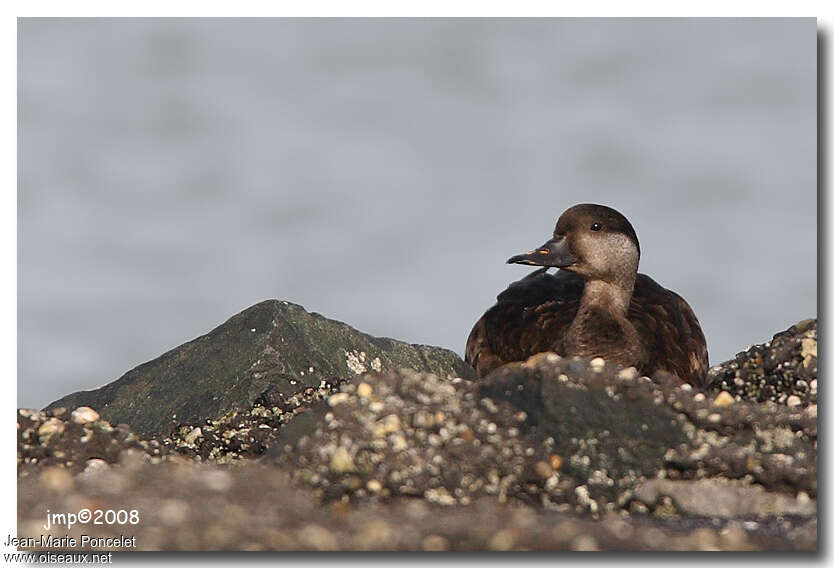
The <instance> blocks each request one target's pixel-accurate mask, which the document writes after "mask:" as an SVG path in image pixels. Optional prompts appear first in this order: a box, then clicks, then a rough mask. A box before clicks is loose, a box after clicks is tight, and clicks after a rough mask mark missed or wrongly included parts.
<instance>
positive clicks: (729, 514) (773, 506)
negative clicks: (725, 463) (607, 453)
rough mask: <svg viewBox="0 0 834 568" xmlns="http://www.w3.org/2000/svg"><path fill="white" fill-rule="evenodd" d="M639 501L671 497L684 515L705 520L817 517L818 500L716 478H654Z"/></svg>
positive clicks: (636, 493)
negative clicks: (674, 479) (757, 517)
mask: <svg viewBox="0 0 834 568" xmlns="http://www.w3.org/2000/svg"><path fill="white" fill-rule="evenodd" d="M634 496H635V498H637V499H639V500H640V501H642V502H643V503H645V504H646V505H649V506H655V505H656V504H657V503H658V502H659V501H660V498H661V497H662V496H668V497H671V499H672V500H673V501H674V504H675V506H676V508H677V510H678V512H680V513H681V514H686V515H692V516H701V517H723V518H734V517H736V518H737V517H745V516H760V517H761V516H778V515H805V516H810V515H816V512H817V504H816V501H813V500H810V499H808V496H807V494H806V495H805V499H800V498H798V497H792V496H789V495H784V494H781V493H773V492H767V491H765V490H764V488H762V487H761V486H755V485H753V486H751V485H743V484H742V483H740V482H737V481H733V482H719V481H716V480H712V479H699V480H695V481H671V480H668V479H652V480H649V481H647V482H645V483H642V484H640V485H639V486H638V487H637V488H636V489H635V490H634Z"/></svg>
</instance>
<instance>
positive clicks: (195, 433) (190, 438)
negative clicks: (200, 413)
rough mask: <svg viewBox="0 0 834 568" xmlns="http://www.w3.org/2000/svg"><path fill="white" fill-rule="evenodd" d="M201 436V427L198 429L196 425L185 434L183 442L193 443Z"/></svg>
mask: <svg viewBox="0 0 834 568" xmlns="http://www.w3.org/2000/svg"><path fill="white" fill-rule="evenodd" d="M202 437H203V431H202V429H200V427H199V426H197V427H196V428H194V429H193V430H192V431H191V432H189V433H188V434H186V435H185V438H184V439H185V442H186V443H187V444H193V443H194V442H196V441H197V439H198V438H202Z"/></svg>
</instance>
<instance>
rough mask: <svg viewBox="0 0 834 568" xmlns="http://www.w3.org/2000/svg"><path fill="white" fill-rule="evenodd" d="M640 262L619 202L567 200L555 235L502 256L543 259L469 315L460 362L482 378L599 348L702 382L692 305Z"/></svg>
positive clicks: (701, 342)
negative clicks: (550, 356) (541, 356)
mask: <svg viewBox="0 0 834 568" xmlns="http://www.w3.org/2000/svg"><path fill="white" fill-rule="evenodd" d="M639 262H640V242H639V240H638V239H637V233H636V232H635V231H634V228H633V227H632V225H631V223H630V222H629V221H628V219H626V218H625V216H623V215H622V214H621V213H620V212H619V211H617V210H615V209H613V208H611V207H608V206H605V205H597V204H593V203H582V204H578V205H574V206H573V207H570V208H569V209H567V210H566V211H565V212H564V213H562V215H561V216H560V217H559V219H558V220H557V222H556V227H555V229H554V231H553V238H551V239H549V240H548V241H547V242H546V243H544V244H543V245H542V246H540V247H538V248H536V249H533V250H531V251H528V252H526V253H524V254H518V255H515V256H513V257H511V258H510V259H508V260H507V263H508V264H521V265H530V266H537V267H540V268H538V269H537V270H535V271H534V272H531V273H530V274H528V275H527V276H525V277H524V278H522V279H521V280H518V281H517V282H513V283H512V284H510V285H509V286H508V287H507V289H506V290H504V291H503V292H501V293H500V294H499V295H498V297H497V302H496V304H495V305H494V306H492V307H491V308H489V309H488V310H487V311H486V313H484V315H483V316H482V317H481V318H480V319H479V320H478V321H477V322H476V323H475V325H474V326H473V328H472V331H471V333H470V334H469V338H468V339H467V341H466V351H465V358H466V362H467V363H469V364H470V365H471V366H472V367H473V368H474V369H475V371H476V372H477V373H478V375H479V376H481V377H485V376H486V375H488V374H489V373H490V372H492V371H493V370H494V369H496V368H498V367H501V366H503V365H505V364H507V363H511V362H517V361H525V360H526V359H528V358H529V357H531V356H533V355H536V354H538V353H544V352H553V353H556V354H557V355H560V356H563V357H581V358H587V359H592V358H596V357H601V358H602V359H603V360H605V361H606V362H608V361H610V362H613V363H614V364H616V365H620V366H622V367H634V368H635V369H636V370H637V372H638V373H640V374H642V375H648V376H653V375H655V374H657V373H658V372H661V371H663V372H666V373H670V374H672V375H675V376H677V377H678V378H679V379H680V380H681V381H683V382H686V383H689V384H690V385H692V386H694V387H698V388H706V386H707V384H708V379H707V370H708V369H709V356H708V353H707V343H706V339H705V338H704V334H703V332H702V331H701V326H700V324H699V322H698V318H697V317H696V316H695V312H694V311H693V310H692V308H691V307H690V306H689V304H688V303H687V302H686V300H684V299H683V298H682V297H681V296H680V295H678V294H677V293H675V292H673V291H671V290H668V289H666V288H664V287H663V286H661V285H660V284H658V283H657V282H655V281H654V280H653V279H652V278H650V277H649V276H646V275H645V274H641V273H638V271H637V270H638V265H639ZM551 268H556V269H557V271H556V273H555V274H550V273H548V270H550V269H551Z"/></svg>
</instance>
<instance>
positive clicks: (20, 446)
mask: <svg viewBox="0 0 834 568" xmlns="http://www.w3.org/2000/svg"><path fill="white" fill-rule="evenodd" d="M91 410H92V409H91ZM93 412H95V411H93ZM17 423H18V424H19V425H20V428H19V429H18V431H17V471H18V477H26V476H29V475H32V474H37V473H40V472H41V471H47V470H53V469H56V468H62V469H66V470H67V471H68V472H69V473H70V474H78V473H80V472H82V471H83V470H84V469H85V467H87V466H88V465H89V464H90V463H91V462H92V464H93V465H92V466H91V467H93V468H96V467H99V466H100V465H101V463H99V462H104V463H108V464H113V463H116V462H119V461H120V460H121V459H122V457H123V453H124V452H126V451H128V450H134V451H137V452H139V453H140V454H141V455H142V456H144V458H145V459H147V460H157V461H160V460H162V459H164V458H166V457H167V456H168V453H169V452H168V450H167V449H166V448H165V446H164V445H163V444H161V443H160V442H159V441H157V440H143V439H141V438H140V437H139V436H137V435H136V433H135V432H133V431H132V430H130V428H128V427H127V426H124V425H122V426H119V427H116V428H114V427H113V426H111V425H110V424H109V423H108V422H105V421H103V420H96V421H93V422H86V423H84V424H79V423H78V422H77V421H76V420H75V419H74V418H72V417H71V415H68V414H66V413H65V412H62V413H59V414H58V416H55V415H54V413H53V412H52V411H40V412H33V411H27V410H26V409H20V410H19V411H18V414H17Z"/></svg>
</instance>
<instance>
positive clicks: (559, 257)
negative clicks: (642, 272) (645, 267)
mask: <svg viewBox="0 0 834 568" xmlns="http://www.w3.org/2000/svg"><path fill="white" fill-rule="evenodd" d="M639 261H640V243H639V242H638V240H637V233H635V232H634V228H633V227H632V226H631V223H629V222H628V219H626V218H625V217H624V216H623V215H622V214H620V213H619V212H618V211H616V210H614V209H612V208H610V207H606V206H605V205H594V204H590V203H583V204H581V205H574V206H573V207H571V208H570V209H568V210H567V211H565V212H564V213H562V215H561V217H559V220H558V221H557V222H556V228H555V229H554V230H553V238H552V239H550V240H549V241H547V242H546V243H544V244H543V245H542V246H540V247H538V248H536V249H533V250H531V251H529V252H527V253H525V254H518V255H516V256H514V257H512V258H510V259H509V260H507V263H508V264H529V265H533V266H546V267H556V268H562V269H565V270H569V271H571V272H574V273H576V274H578V275H579V276H582V277H583V278H585V279H587V280H605V281H608V282H614V281H618V280H622V279H624V278H625V279H628V278H629V277H630V278H632V279H633V278H634V276H635V275H636V274H637V265H638V263H639Z"/></svg>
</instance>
